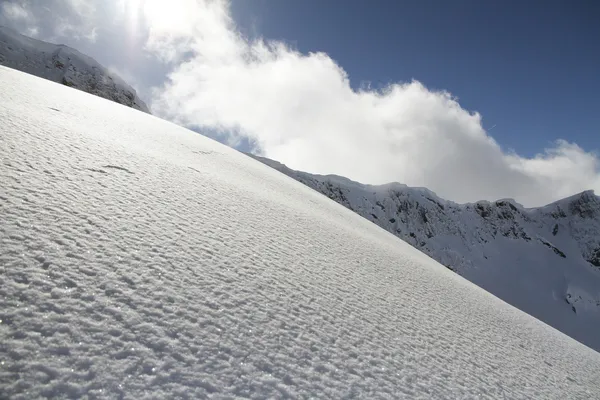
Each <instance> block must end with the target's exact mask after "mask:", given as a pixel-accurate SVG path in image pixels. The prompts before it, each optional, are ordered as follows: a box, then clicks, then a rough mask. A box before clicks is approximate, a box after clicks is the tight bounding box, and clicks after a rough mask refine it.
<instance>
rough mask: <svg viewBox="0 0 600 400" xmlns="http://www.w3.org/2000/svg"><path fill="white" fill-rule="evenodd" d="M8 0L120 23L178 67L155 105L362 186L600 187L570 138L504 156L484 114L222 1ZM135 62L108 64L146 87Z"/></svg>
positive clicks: (538, 194) (56, 29)
mask: <svg viewBox="0 0 600 400" xmlns="http://www.w3.org/2000/svg"><path fill="white" fill-rule="evenodd" d="M0 5H1V6H2V8H1V9H0V11H2V14H1V15H0V23H3V24H8V25H11V24H12V25H13V27H15V26H16V27H17V28H18V29H19V30H20V31H21V32H23V33H25V34H34V33H35V32H39V35H41V36H42V37H43V38H44V39H50V40H52V39H53V37H54V38H59V37H60V38H65V37H67V38H69V39H76V40H77V39H80V40H84V41H85V42H87V43H90V42H93V41H95V40H96V39H97V38H98V35H99V33H98V32H99V30H101V32H103V33H102V34H106V32H112V31H114V29H117V28H119V29H121V31H122V32H123V39H124V40H123V43H112V42H111V43H109V44H107V43H104V42H103V43H104V46H105V47H106V46H108V47H109V48H113V47H114V48H115V49H116V48H119V46H121V48H120V49H121V50H123V48H124V49H125V50H123V51H125V53H126V54H130V53H131V51H132V50H131V49H132V48H133V47H137V45H138V44H139V43H143V42H145V49H146V50H147V51H148V52H150V53H152V54H153V55H155V56H158V57H159V58H160V59H162V60H163V61H164V62H165V64H166V65H167V66H169V68H171V73H170V74H169V76H168V79H167V81H166V83H165V84H164V85H163V86H160V87H157V88H155V90H154V99H153V102H152V108H153V110H154V112H155V113H157V114H159V115H161V116H163V117H166V118H168V119H172V120H174V121H176V122H179V123H181V124H184V125H187V126H190V127H201V128H203V129H205V130H206V132H210V134H211V136H213V137H214V136H218V137H220V138H223V137H227V140H228V141H229V143H230V144H232V145H236V144H238V143H248V142H250V143H253V144H256V145H257V148H258V150H259V151H260V152H262V153H263V154H264V155H266V156H267V157H271V158H274V159H277V160H279V161H282V162H284V163H286V164H288V165H289V166H290V167H292V168H296V169H300V170H306V171H309V172H316V173H335V174H339V175H344V176H347V177H349V178H352V179H355V180H359V181H362V182H365V183H385V182H389V181H399V182H402V183H406V184H408V185H412V186H425V187H428V188H430V189H432V190H434V191H436V192H437V193H438V194H439V195H440V196H443V197H446V198H449V199H452V200H455V201H474V200H478V199H490V200H493V199H497V198H503V197H513V198H515V199H517V200H518V201H520V202H522V203H523V204H525V205H541V204H543V203H547V202H550V201H552V200H555V199H558V198H561V197H564V196H568V195H571V194H573V193H575V192H578V191H581V190H585V189H590V188H592V189H596V190H597V191H600V178H599V176H600V174H599V166H600V162H599V160H598V158H597V156H596V155H595V154H592V153H588V152H586V151H584V150H583V149H581V148H579V147H578V146H577V145H575V144H572V143H568V142H565V141H559V142H557V143H555V144H554V145H553V146H552V147H551V148H550V149H547V150H545V151H544V152H543V153H542V154H540V155H537V156H535V157H533V158H524V157H520V156H518V155H516V154H514V153H510V152H506V151H503V149H501V148H500V146H499V145H498V144H497V143H496V142H495V141H494V139H493V138H492V137H491V136H489V135H488V133H486V132H485V130H484V129H483V128H482V125H481V117H480V116H479V115H478V114H476V113H471V112H468V111H466V110H464V109H462V108H461V106H460V104H459V103H458V102H457V100H456V99H454V98H453V97H452V96H451V95H450V94H448V93H445V92H439V91H432V90H429V89H427V88H426V87H425V86H424V85H422V84H421V83H419V82H416V81H413V82H407V83H395V84H391V85H389V86H388V87H387V88H385V89H384V90H382V91H377V90H373V89H371V88H370V87H369V86H368V85H367V86H364V87H363V88H361V89H360V90H353V89H352V87H351V85H350V82H349V77H348V76H347V75H346V73H345V71H344V69H343V68H342V67H341V66H340V65H338V64H337V63H336V62H335V61H333V60H332V59H331V58H330V57H329V56H328V55H327V54H324V53H310V54H302V53H300V52H298V51H295V50H294V49H292V48H290V47H289V46H287V45H286V44H284V43H281V42H276V41H271V40H266V39H249V38H246V37H244V36H243V35H242V34H241V33H240V32H239V31H238V30H237V28H236V26H235V23H234V21H233V20H232V18H231V14H230V10H229V4H228V3H227V2H225V1H220V0H214V1H211V0H171V1H168V2H166V1H163V0H112V1H109V2H107V1H104V0H94V1H92V0H28V1H25V0H4V1H2V2H1V3H0ZM109 48H106V49H104V51H105V52H106V53H107V54H108V53H109V52H111V50H110V49H109ZM139 56H140V55H139V54H138V57H139ZM126 58H127V57H121V58H120V59H118V60H115V59H112V61H111V62H110V63H109V65H111V64H112V65H114V66H115V68H118V69H120V70H121V71H125V72H131V75H132V76H136V77H138V76H139V77H140V79H139V82H142V81H143V79H141V78H142V77H143V75H144V74H143V73H140V72H141V71H137V70H134V69H131V68H133V67H134V66H135V64H133V63H131V60H127V59H126ZM121 59H123V60H121ZM128 61H129V62H128ZM146 61H147V63H152V62H155V61H156V60H155V59H153V58H148V59H147V60H146ZM117 62H120V63H119V64H117ZM147 63H146V64H147ZM153 67H154V66H152V65H144V66H143V69H144V71H148V70H150V69H152V68H153ZM494 132H495V131H494Z"/></svg>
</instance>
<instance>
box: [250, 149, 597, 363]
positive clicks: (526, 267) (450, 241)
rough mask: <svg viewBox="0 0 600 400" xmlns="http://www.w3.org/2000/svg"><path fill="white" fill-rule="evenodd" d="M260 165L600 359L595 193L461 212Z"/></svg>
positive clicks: (415, 197) (393, 188) (443, 203)
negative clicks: (541, 204) (401, 242)
mask: <svg viewBox="0 0 600 400" xmlns="http://www.w3.org/2000/svg"><path fill="white" fill-rule="evenodd" d="M251 156H252V155H251ZM252 157H254V158H256V159H258V160H259V161H261V162H263V163H265V164H267V165H269V166H271V167H273V168H275V169H277V170H279V171H280V172H283V173H284V174H286V175H288V176H290V177H292V178H294V179H296V180H298V181H300V182H302V183H304V184H305V185H307V186H309V187H311V188H313V189H315V190H317V191H318V192H320V193H322V194H324V195H325V196H327V197H329V198H331V199H333V200H335V201H336V202H338V203H340V204H342V205H344V206H345V207H347V208H349V209H351V210H353V211H355V212H356V213H357V214H359V215H361V216H363V217H365V218H367V219H368V220H370V221H372V222H374V223H375V224H377V225H379V226H380V227H382V228H384V229H385V230H387V231H389V232H391V233H393V234H394V235H396V236H398V237H400V238H401V239H403V240H404V241H406V242H408V243H409V244H411V245H412V246H414V247H416V248H417V249H419V250H421V251H423V252H424V253H425V254H427V255H429V256H430V257H432V258H433V259H435V260H437V261H438V262H440V263H442V264H444V265H446V266H447V267H448V268H450V269H452V270H454V271H456V272H458V273H459V274H460V275H462V276H464V277H465V278H467V279H469V280H470V281H472V282H474V283H476V284H477V285H479V286H481V287H483V288H484V289H486V290H488V291H490V292H491V293H493V294H494V295H496V296H498V297H500V298H501V299H503V300H505V301H506V302H508V303H510V304H512V305H514V306H515V307H517V308H519V309H521V310H523V311H526V312H527V313H529V314H531V315H533V316H535V317H536V318H539V319H541V320H542V321H544V322H546V323H548V324H550V325H552V326H554V327H555V328H557V329H559V330H561V331H562V332H564V333H566V334H568V335H569V336H571V337H573V338H575V339H577V340H579V341H581V342H583V343H585V344H587V345H588V346H590V347H592V348H594V349H596V350H598V351H600V335H599V334H598V332H600V268H598V267H599V266H600V198H598V197H597V196H595V195H594V193H593V192H591V191H590V192H583V193H580V194H578V195H576V196H572V197H569V198H567V199H563V200H561V201H558V202H556V203H553V204H550V205H548V206H546V207H541V208H534V209H524V208H523V207H522V206H520V205H519V204H517V203H515V202H514V201H513V200H499V201H496V202H488V201H480V202H477V203H474V204H464V205H461V204H456V203H453V202H451V201H447V200H443V199H441V198H439V197H438V196H436V195H435V193H433V192H431V191H430V190H427V189H423V188H410V187H408V186H406V185H402V184H399V183H391V184H388V185H382V186H371V185H362V184H360V183H357V182H353V181H350V180H349V179H346V178H343V177H339V176H333V175H328V176H321V175H312V174H308V173H305V172H300V171H294V170H291V169H289V168H287V167H286V166H285V165H283V164H281V163H278V162H276V161H273V160H270V159H267V158H262V157H257V156H252Z"/></svg>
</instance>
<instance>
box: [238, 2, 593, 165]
mask: <svg viewBox="0 0 600 400" xmlns="http://www.w3.org/2000/svg"><path fill="white" fill-rule="evenodd" d="M232 6H233V7H232V11H233V16H234V18H235V19H236V21H237V22H238V24H239V26H240V28H241V29H242V30H243V31H244V32H245V33H246V34H249V35H252V34H257V33H258V34H260V35H263V36H265V37H268V38H272V39H280V40H284V41H286V42H288V43H291V44H292V45H293V46H295V47H297V48H298V49H299V50H300V51H302V52H309V51H324V52H326V53H327V54H329V55H330V56H331V57H332V58H333V59H334V60H336V61H337V62H338V63H339V64H340V65H342V66H343V67H344V69H345V70H346V71H347V72H348V74H349V76H350V78H351V83H352V85H353V86H354V87H358V86H360V84H361V83H363V82H371V84H372V85H373V86H381V85H385V84H387V83H389V82H397V81H410V80H411V79H413V78H414V79H417V80H419V81H421V82H422V83H423V84H425V85H426V86H427V87H429V88H435V89H445V90H448V91H449V92H451V93H452V94H453V95H454V96H457V97H458V98H459V101H460V104H461V105H462V106H463V107H464V108H466V109H469V110H475V111H478V112H480V113H481V114H482V115H483V126H484V128H486V129H488V130H489V129H490V128H492V127H493V126H494V125H496V127H494V128H493V129H492V131H491V132H490V133H493V136H494V137H495V138H496V140H497V141H498V142H499V143H500V144H501V145H502V146H503V147H507V148H512V149H515V150H516V151H517V152H518V153H520V154H523V155H526V156H532V155H534V154H536V153H538V152H540V151H541V150H542V149H543V148H544V147H545V146H547V145H548V144H549V143H550V142H553V141H555V140H557V139H560V138H562V139H567V140H570V141H575V142H577V143H578V144H579V145H581V146H582V147H584V148H586V149H588V150H598V149H600V96H599V94H600V47H599V46H600V45H599V41H600V22H599V21H600V2H598V1H572V2H567V1H495V2H494V1H476V0H459V1H432V0H425V1H394V0H391V1H388V0H380V1H377V2H367V1H360V0H348V1H344V2H335V1H319V0H303V1H267V0H261V1H241V0H236V1H234V2H233V3H232Z"/></svg>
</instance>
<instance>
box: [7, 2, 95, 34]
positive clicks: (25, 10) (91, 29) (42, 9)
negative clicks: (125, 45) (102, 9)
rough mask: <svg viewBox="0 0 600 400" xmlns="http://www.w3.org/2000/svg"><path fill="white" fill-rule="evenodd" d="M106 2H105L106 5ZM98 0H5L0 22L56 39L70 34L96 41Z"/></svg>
mask: <svg viewBox="0 0 600 400" xmlns="http://www.w3.org/2000/svg"><path fill="white" fill-rule="evenodd" d="M105 3H106V2H104V4H105ZM98 4H103V3H101V2H100V3H99V2H98V1H88V0H30V1H26V0H2V4H1V7H0V9H1V11H2V15H1V16H0V24H2V25H7V26H10V27H12V28H14V29H17V30H18V31H20V32H22V33H23V34H25V35H29V36H39V33H40V31H41V32H44V37H43V39H45V40H50V41H57V40H59V39H60V38H64V37H70V38H73V39H76V40H82V39H85V40H88V41H90V42H93V41H95V40H96V37H97V28H96V26H97V24H98V23H102V21H98V20H97V17H98V13H97V11H98V8H97V5H98Z"/></svg>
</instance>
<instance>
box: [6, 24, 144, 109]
mask: <svg viewBox="0 0 600 400" xmlns="http://www.w3.org/2000/svg"><path fill="white" fill-rule="evenodd" d="M0 65H5V66H7V67H10V68H14V69H17V70H19V71H23V72H27V73H28V74H32V75H35V76H39V77H42V78H45V79H49V80H51V81H54V82H58V83H62V84H63V85H67V86H71V87H74V88H76V89H79V90H83V91H84V92H88V93H91V94H94V95H96V96H100V97H103V98H105V99H109V100H112V101H115V102H117V103H120V104H124V105H126V106H128V107H132V108H135V109H137V110H141V111H144V112H147V113H149V112H150V110H149V109H148V106H146V104H145V103H144V102H143V101H142V100H140V99H139V98H138V96H137V94H136V92H135V90H134V89H133V88H132V87H131V86H129V85H128V84H127V83H125V82H124V81H123V80H122V79H121V78H119V77H118V76H117V75H115V74H114V73H111V72H109V71H108V70H107V69H106V68H104V67H103V66H102V65H100V64H98V62H97V61H96V60H94V59H93V58H91V57H88V56H86V55H85V54H81V53H80V52H79V51H77V50H75V49H73V48H71V47H67V46H64V45H56V44H52V43H47V42H43V41H40V40H36V39H33V38H30V37H27V36H23V35H21V34H19V33H17V32H15V31H14V30H12V29H9V28H5V27H2V26H0Z"/></svg>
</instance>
